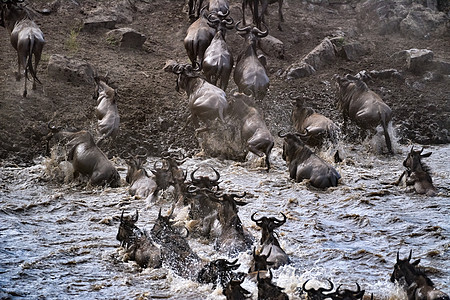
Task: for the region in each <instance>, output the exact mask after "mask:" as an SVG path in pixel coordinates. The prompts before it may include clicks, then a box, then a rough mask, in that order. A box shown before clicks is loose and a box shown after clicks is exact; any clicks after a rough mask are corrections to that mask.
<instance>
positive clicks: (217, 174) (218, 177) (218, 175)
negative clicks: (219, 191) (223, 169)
mask: <svg viewBox="0 0 450 300" xmlns="http://www.w3.org/2000/svg"><path fill="white" fill-rule="evenodd" d="M211 168H212V169H213V171H214V173H216V177H217V178H216V179H210V180H211V181H215V182H217V181H219V179H220V174H219V172H218V171H217V170H216V169H214V168H213V167H211Z"/></svg>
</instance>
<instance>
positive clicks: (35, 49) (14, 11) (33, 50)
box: [0, 1, 45, 97]
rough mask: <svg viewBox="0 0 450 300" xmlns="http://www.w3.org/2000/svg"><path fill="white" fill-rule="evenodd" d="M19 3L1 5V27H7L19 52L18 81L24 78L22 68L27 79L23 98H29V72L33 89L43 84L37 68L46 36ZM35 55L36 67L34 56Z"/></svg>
mask: <svg viewBox="0 0 450 300" xmlns="http://www.w3.org/2000/svg"><path fill="white" fill-rule="evenodd" d="M17 2H18V1H10V2H9V3H6V4H1V5H0V25H1V26H3V27H5V28H6V29H7V30H8V32H9V34H10V35H11V45H12V46H13V47H14V49H15V50H16V51H17V58H18V71H17V74H16V79H17V81H19V80H20V79H21V77H22V74H21V71H20V70H21V68H22V69H23V74H24V77H25V82H24V87H23V88H24V89H23V94H22V95H23V96H24V97H26V96H27V80H28V71H30V73H31V76H32V77H33V89H36V81H37V82H39V83H41V82H40V81H39V79H38V78H37V76H36V71H37V66H38V64H39V61H40V60H41V54H42V49H43V48H44V45H45V39H44V34H43V33H42V31H41V29H39V26H37V25H36V23H35V22H34V21H33V20H31V17H30V12H29V10H27V9H26V8H25V7H21V6H19V5H18V3H17ZM33 54H34V67H33V63H32V56H33Z"/></svg>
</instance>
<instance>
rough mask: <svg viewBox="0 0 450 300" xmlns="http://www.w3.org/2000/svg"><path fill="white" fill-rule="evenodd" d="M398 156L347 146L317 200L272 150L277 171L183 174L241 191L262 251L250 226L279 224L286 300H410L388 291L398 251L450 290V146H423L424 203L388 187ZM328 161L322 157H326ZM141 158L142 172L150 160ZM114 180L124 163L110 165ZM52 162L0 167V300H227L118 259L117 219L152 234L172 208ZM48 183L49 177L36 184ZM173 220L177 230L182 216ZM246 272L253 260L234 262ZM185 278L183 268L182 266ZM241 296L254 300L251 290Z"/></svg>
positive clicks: (277, 276)
mask: <svg viewBox="0 0 450 300" xmlns="http://www.w3.org/2000/svg"><path fill="white" fill-rule="evenodd" d="M397 148H398V149H397V151H398V152H401V153H399V154H396V155H394V156H392V157H391V156H384V155H379V154H374V153H372V152H371V151H369V150H368V149H367V146H366V145H364V144H361V145H352V146H347V147H344V148H343V150H344V153H345V160H344V162H343V163H340V164H338V165H337V170H338V171H339V172H340V174H341V175H342V182H341V184H340V185H339V186H338V187H336V188H330V189H328V190H326V191H321V190H317V189H314V188H312V187H310V186H309V185H308V184H306V183H295V182H292V181H290V180H289V179H288V172H287V169H286V165H285V162H284V161H283V160H282V159H281V149H279V148H275V149H274V150H273V152H272V157H271V161H272V164H273V168H272V170H271V171H270V172H269V173H266V172H265V171H264V170H263V169H262V168H258V167H257V164H256V163H255V160H251V161H250V162H246V163H238V162H234V161H228V160H218V159H211V158H202V157H194V158H190V159H188V160H187V161H186V162H185V163H184V164H183V165H182V168H183V169H185V170H186V169H187V170H188V172H189V174H190V172H192V171H193V170H194V169H195V168H196V167H200V170H199V171H198V172H199V173H203V174H211V173H212V171H211V170H210V169H209V167H214V168H216V169H217V170H218V171H219V172H220V174H221V184H220V186H221V187H222V188H223V189H224V190H225V191H227V192H243V191H246V192H247V194H248V196H247V197H246V198H245V199H246V201H247V202H248V203H249V204H248V205H246V206H242V207H240V208H239V216H240V218H241V220H242V222H243V224H244V226H245V227H247V228H248V229H249V230H250V232H251V233H252V234H253V235H254V236H255V238H256V239H255V240H256V242H255V243H257V242H258V240H259V238H260V231H259V230H258V228H257V227H256V226H255V224H254V223H253V222H252V221H251V220H250V216H251V214H252V213H253V212H258V215H257V216H258V217H260V216H263V215H266V216H269V215H270V216H275V217H281V216H280V214H279V213H280V212H283V213H285V214H286V215H287V217H288V220H287V222H286V223H285V224H284V225H283V226H281V227H280V228H278V229H277V230H276V232H277V233H278V236H279V240H280V243H281V246H282V247H283V248H284V249H285V250H286V252H287V253H288V255H289V256H290V258H291V264H289V265H287V266H284V267H281V268H280V269H278V270H275V271H274V273H273V275H274V278H273V280H274V281H275V282H276V284H277V285H279V286H281V287H283V288H284V289H285V292H286V293H287V294H288V295H289V297H290V298H291V299H302V297H303V296H302V295H300V294H299V290H300V288H301V286H302V284H303V283H304V282H305V281H306V280H307V279H310V282H309V283H308V286H309V287H316V288H317V287H319V286H328V283H327V281H326V280H327V279H329V280H331V281H332V282H333V283H334V284H335V286H337V285H339V284H343V287H346V288H351V289H353V290H354V289H355V287H356V285H355V282H358V283H359V284H360V286H361V287H362V289H365V290H366V295H370V293H373V294H374V297H375V299H405V294H404V293H403V292H402V291H401V289H400V288H398V287H397V286H395V285H394V284H393V283H391V282H390V281H389V278H390V274H391V272H392V270H393V265H394V263H395V260H396V253H397V251H400V257H401V258H403V257H407V255H408V254H409V251H410V250H411V249H412V251H413V259H416V258H420V259H421V263H420V265H421V266H423V267H425V270H426V272H427V273H428V274H429V277H430V278H431V279H432V280H433V281H434V282H435V284H436V286H437V287H438V288H440V289H442V290H443V291H445V292H447V293H449V292H450V289H449V286H450V251H449V246H450V239H449V237H450V218H449V216H450V178H449V177H450V176H449V174H450V164H449V159H448V157H449V154H450V145H441V146H430V147H427V148H426V150H429V151H432V152H433V154H432V155H431V157H429V158H426V159H425V162H426V163H427V164H428V165H429V166H430V167H431V169H432V177H433V180H434V184H435V186H436V187H437V188H438V191H439V193H438V195H437V196H435V197H426V196H421V195H417V194H415V193H412V192H411V191H410V189H409V188H406V187H405V186H398V187H397V186H393V185H391V184H389V183H392V182H393V181H395V180H396V179H397V178H398V176H399V175H400V174H401V172H402V170H403V167H402V161H403V160H404V158H405V156H406V153H407V152H408V151H409V148H407V147H404V146H397ZM323 154H324V155H326V153H323ZM156 160H157V159H154V158H152V159H148V162H147V164H146V167H147V170H149V169H151V168H152V166H153V163H154V161H156ZM115 163H116V165H118V166H119V168H120V173H121V177H122V178H125V174H126V164H125V162H124V161H122V160H120V159H117V160H116V161H115ZM48 169H49V163H48V161H46V160H45V159H44V158H40V159H37V160H36V164H35V165H34V166H32V167H26V168H22V167H16V166H3V167H1V168H0V180H1V181H0V289H1V290H0V298H3V297H11V298H12V299H154V298H167V299H224V297H223V296H222V294H221V290H220V288H216V289H213V288H212V285H206V284H199V283H196V282H193V281H190V280H187V279H183V278H181V277H179V276H177V275H175V274H174V273H173V272H172V271H171V270H169V269H166V268H162V269H157V270H151V269H145V270H141V269H140V268H139V267H138V266H137V265H136V264H135V263H134V262H127V263H125V262H123V261H122V255H123V249H122V248H121V247H119V242H118V241H117V240H116V239H115V237H116V234H117V230H118V225H119V218H120V214H121V211H122V209H125V211H126V213H127V214H131V213H134V211H135V210H136V209H138V210H139V221H138V222H137V226H138V227H139V228H143V229H147V230H150V229H151V228H152V226H153V222H154V220H155V219H156V217H157V214H158V211H159V208H160V207H162V209H163V212H165V213H167V211H168V210H169V209H170V206H171V205H170V203H169V202H168V201H167V200H164V199H160V200H158V201H156V202H149V201H147V200H145V199H134V198H133V197H130V196H129V195H128V190H127V188H128V187H127V186H123V187H120V188H116V189H112V188H105V189H101V188H92V187H89V186H87V185H86V184H83V183H81V184H80V183H73V182H72V183H67V184H63V183H58V182H56V181H55V180H48V179H45V178H48ZM43 178H44V179H43ZM175 215H176V216H177V218H178V219H179V220H180V221H184V220H183V219H184V217H185V215H186V211H185V210H182V209H178V210H177V211H176V212H175ZM188 241H189V243H190V245H191V247H192V248H193V250H194V251H195V252H197V253H198V255H199V256H200V257H201V258H202V259H204V260H205V261H210V260H213V259H216V258H224V257H223V256H222V255H220V254H219V253H217V252H216V251H215V250H214V249H213V247H212V243H204V242H201V241H199V240H196V239H194V238H189V239H188ZM238 259H239V263H240V264H241V267H240V268H239V270H238V271H244V272H246V271H247V270H248V267H249V263H250V259H251V253H241V254H240V255H239V256H238ZM186 268H189V266H186ZM243 287H244V288H246V289H247V290H249V291H251V292H252V293H253V295H252V298H253V299H257V294H258V292H257V288H256V285H255V283H253V282H252V281H250V280H246V281H245V282H244V283H243Z"/></svg>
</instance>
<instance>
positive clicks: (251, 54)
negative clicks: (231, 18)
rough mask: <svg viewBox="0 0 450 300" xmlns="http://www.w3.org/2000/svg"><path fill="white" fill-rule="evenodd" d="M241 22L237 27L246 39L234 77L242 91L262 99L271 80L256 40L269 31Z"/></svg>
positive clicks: (239, 89)
mask: <svg viewBox="0 0 450 300" xmlns="http://www.w3.org/2000/svg"><path fill="white" fill-rule="evenodd" d="M240 22H241V21H239V22H237V23H236V26H235V27H236V30H237V31H238V33H240V34H242V35H243V37H244V39H245V41H244V46H243V48H242V51H241V53H240V54H239V56H238V58H237V61H236V66H235V67H234V76H233V79H234V82H235V83H236V85H237V87H238V91H239V92H240V93H244V94H246V95H253V97H255V99H256V100H262V99H264V97H265V96H266V94H267V90H268V89H269V82H270V80H269V76H267V73H266V68H265V66H264V65H263V64H262V63H261V61H260V60H259V58H258V55H257V54H256V41H257V39H258V38H263V37H265V36H267V35H268V34H269V31H268V30H265V31H261V30H260V29H258V28H256V27H252V26H246V27H239V24H240Z"/></svg>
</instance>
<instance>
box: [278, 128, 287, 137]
mask: <svg viewBox="0 0 450 300" xmlns="http://www.w3.org/2000/svg"><path fill="white" fill-rule="evenodd" d="M282 132H283V129H281V130H280V131H278V136H279V137H281V138H284V137H286V136H287V135H288V134H289V133H285V134H282Z"/></svg>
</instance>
